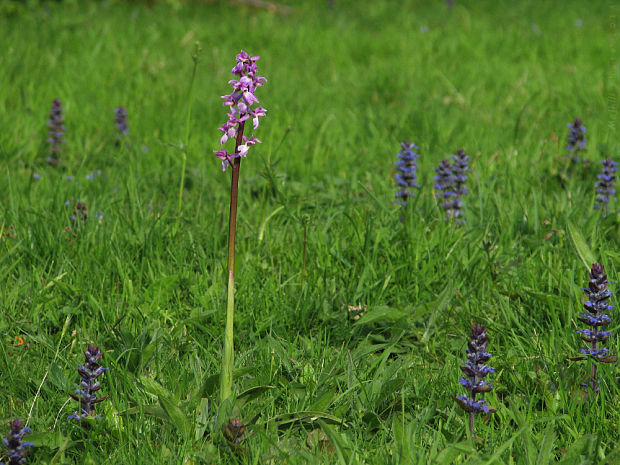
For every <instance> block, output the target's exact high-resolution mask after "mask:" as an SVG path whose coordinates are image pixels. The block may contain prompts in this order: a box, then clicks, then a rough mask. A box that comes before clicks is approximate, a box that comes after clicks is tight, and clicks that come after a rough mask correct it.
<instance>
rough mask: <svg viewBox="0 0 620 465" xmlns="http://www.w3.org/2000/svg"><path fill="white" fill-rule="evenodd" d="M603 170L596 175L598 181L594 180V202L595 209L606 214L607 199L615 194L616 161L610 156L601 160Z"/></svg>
mask: <svg viewBox="0 0 620 465" xmlns="http://www.w3.org/2000/svg"><path fill="white" fill-rule="evenodd" d="M601 165H603V172H602V173H601V174H599V175H597V178H598V181H597V182H596V203H595V204H594V208H595V209H597V210H598V209H599V208H600V209H601V211H602V212H603V216H605V215H606V214H607V206H608V205H609V199H610V198H611V197H612V196H613V195H615V193H616V189H615V187H616V186H615V184H616V171H618V163H617V162H615V161H613V160H612V159H611V158H608V159H607V160H603V161H602V162H601Z"/></svg>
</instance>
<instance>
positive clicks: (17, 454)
mask: <svg viewBox="0 0 620 465" xmlns="http://www.w3.org/2000/svg"><path fill="white" fill-rule="evenodd" d="M9 425H10V428H11V431H10V432H9V434H8V436H7V437H5V438H2V441H3V442H4V445H5V446H6V447H7V448H8V449H9V452H8V457H9V461H8V462H6V465H23V464H25V463H26V454H27V453H28V447H32V446H33V445H34V444H33V443H32V442H28V441H24V436H26V435H27V434H28V433H32V430H31V429H30V428H29V427H27V426H24V422H23V421H21V420H20V419H19V418H16V419H15V420H13V421H12V422H10V423H9ZM0 465H5V464H4V462H0Z"/></svg>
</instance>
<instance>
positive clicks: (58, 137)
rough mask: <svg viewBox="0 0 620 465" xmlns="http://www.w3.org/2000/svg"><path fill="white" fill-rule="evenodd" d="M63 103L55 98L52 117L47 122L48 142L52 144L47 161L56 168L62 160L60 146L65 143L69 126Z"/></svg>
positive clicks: (51, 112)
mask: <svg viewBox="0 0 620 465" xmlns="http://www.w3.org/2000/svg"><path fill="white" fill-rule="evenodd" d="M62 113H63V111H62V104H61V103H60V100H59V99H55V100H54V101H53V102H52V109H51V111H50V119H49V121H48V122H47V127H48V129H49V131H48V133H47V136H48V138H47V142H48V144H49V146H50V152H51V155H50V156H49V157H47V159H46V160H47V162H48V163H49V164H50V165H52V166H53V167H54V168H56V167H57V166H58V163H59V162H60V158H59V154H60V152H61V148H60V146H61V145H62V144H64V143H65V141H64V137H65V131H66V130H67V128H66V127H65V124H64V123H65V122H64V119H63V117H62Z"/></svg>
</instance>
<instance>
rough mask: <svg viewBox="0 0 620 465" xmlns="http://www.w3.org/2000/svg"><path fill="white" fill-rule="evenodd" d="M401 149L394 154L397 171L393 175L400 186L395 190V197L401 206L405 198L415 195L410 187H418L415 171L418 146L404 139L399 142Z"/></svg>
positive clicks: (404, 202) (405, 203)
mask: <svg viewBox="0 0 620 465" xmlns="http://www.w3.org/2000/svg"><path fill="white" fill-rule="evenodd" d="M400 147H401V150H400V152H399V153H398V154H397V155H396V157H397V158H398V161H397V162H396V170H397V171H398V173H396V175H394V179H395V180H396V185H397V186H398V187H399V188H400V190H399V191H398V192H396V194H395V195H396V198H397V199H399V200H398V203H399V204H400V205H402V206H403V207H404V206H405V205H407V199H408V198H409V197H415V195H416V194H415V192H413V191H412V190H411V189H412V188H417V189H419V188H420V185H419V184H418V182H417V177H416V173H417V170H418V158H419V157H420V156H419V155H418V154H417V153H416V152H415V151H416V150H418V146H417V145H415V144H413V143H411V142H409V141H407V140H406V141H404V142H402V143H401V144H400Z"/></svg>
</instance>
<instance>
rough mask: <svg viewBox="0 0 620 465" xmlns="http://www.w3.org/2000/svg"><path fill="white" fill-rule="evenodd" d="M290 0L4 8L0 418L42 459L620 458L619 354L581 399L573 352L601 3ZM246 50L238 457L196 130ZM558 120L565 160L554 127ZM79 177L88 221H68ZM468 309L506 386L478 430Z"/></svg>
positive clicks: (592, 217) (203, 128) (602, 227)
mask: <svg viewBox="0 0 620 465" xmlns="http://www.w3.org/2000/svg"><path fill="white" fill-rule="evenodd" d="M171 5H172V6H171ZM175 5H176V8H174V6H175ZM288 5H289V6H290V7H292V9H291V10H290V11H288V12H287V11H285V10H283V9H282V8H280V9H278V10H276V11H275V12H274V11H270V10H268V9H260V8H259V9H256V8H251V7H247V6H243V5H239V4H237V5H229V4H228V3H227V2H214V3H209V4H184V3H178V4H175V3H173V4H169V3H168V4H167V3H165V2H164V3H160V4H156V5H153V6H151V7H148V6H145V4H144V3H142V2H140V3H131V2H124V3H120V4H117V3H116V2H97V3H94V2H93V3H90V2H84V3H81V2H65V3H56V2H51V3H40V4H35V3H34V2H33V3H31V4H27V3H16V2H13V3H9V2H7V3H4V4H3V5H2V7H0V12H1V14H2V16H0V30H1V31H2V33H1V34H0V50H2V52H1V53H0V127H1V128H2V131H0V157H1V159H2V165H1V167H2V170H1V171H0V192H1V193H2V194H1V195H0V202H1V207H0V232H1V234H2V237H1V239H0V260H1V264H2V266H1V268H0V273H1V277H2V281H1V283H2V285H1V286H0V309H1V311H2V318H1V319H0V333H1V335H2V337H1V338H0V419H2V422H1V424H2V425H4V426H3V427H2V431H5V430H8V420H9V419H10V418H13V417H15V416H19V417H21V418H24V419H25V418H27V417H28V415H29V412H30V410H31V408H32V412H31V416H30V426H32V428H33V430H34V431H35V432H36V434H33V435H32V437H33V440H34V442H35V444H36V447H35V448H33V450H32V451H31V453H30V455H31V458H30V463H40V464H51V463H57V464H69V463H86V464H97V465H99V464H108V463H110V464H112V463H124V464H142V463H175V464H202V463H206V464H210V463H235V462H236V461H241V463H261V464H263V463H273V464H276V463H278V464H284V463H290V464H297V463H300V464H301V463H317V464H318V463H341V464H355V463H371V464H405V463H420V464H424V463H437V464H452V463H462V464H464V463H468V464H478V463H480V464H482V463H484V464H489V465H490V464H503V463H505V464H527V465H533V464H545V463H552V462H555V461H562V462H561V463H563V464H564V465H568V464H586V463H601V464H604V463H607V464H617V463H620V455H619V454H620V452H619V449H618V446H617V444H618V439H620V437H619V436H620V434H619V432H618V430H619V428H618V425H619V423H620V411H619V408H620V407H619V406H620V401H619V400H620V387H619V383H618V381H619V376H620V372H619V369H618V365H617V364H616V365H606V366H603V367H602V368H601V369H600V370H599V371H600V379H601V395H600V397H598V398H587V397H584V395H583V394H582V392H581V390H580V386H579V385H580V383H581V382H582V381H583V379H585V378H586V377H587V372H588V363H585V362H582V363H578V362H570V361H568V360H567V357H568V356H572V355H576V353H577V351H578V348H579V347H581V342H580V341H579V339H578V336H577V335H576V333H575V331H576V329H578V328H579V327H582V325H581V323H579V322H578V321H577V320H576V315H577V314H578V313H580V311H581V299H582V296H583V293H582V292H581V290H580V288H581V287H583V286H584V285H585V284H586V282H587V271H588V268H589V265H591V263H592V262H593V261H601V262H602V263H603V264H604V265H605V267H606V269H607V272H608V276H609V280H610V282H611V285H610V288H611V290H612V291H613V292H614V293H615V295H614V297H613V298H612V303H613V304H614V306H615V307H616V309H617V308H618V306H617V295H618V294H617V293H618V292H620V276H619V270H620V251H619V249H618V238H619V236H620V223H619V216H618V203H612V204H611V206H610V207H611V208H610V211H611V213H610V215H609V216H608V217H607V218H605V219H602V218H601V215H600V212H598V211H594V210H593V208H592V207H593V203H594V183H595V180H596V174H597V173H598V172H599V171H600V164H599V162H600V160H602V159H603V158H605V157H607V156H611V157H613V158H615V159H616V160H618V159H619V158H620V151H619V144H618V134H617V128H618V127H619V124H620V117H619V116H618V111H617V105H618V83H619V82H620V64H619V59H618V57H619V56H620V53H619V52H618V49H619V46H620V40H619V37H620V34H619V27H620V26H619V18H620V9H619V8H618V6H617V4H616V5H615V4H614V2H595V1H594V2H582V1H580V2H577V1H549V2H533V1H532V2H525V1H524V2H507V1H500V2H496V1H466V2H459V1H458V0H457V1H456V5H455V7H454V9H453V10H451V11H449V10H448V9H447V8H446V7H445V4H444V3H443V2H441V1H433V2H427V1H417V2H413V1H401V2H397V1H385V2H373V1H364V2H357V1H355V2H354V1H350V2H349V1H347V2H345V1H339V0H336V2H335V7H334V8H333V9H329V8H327V3H326V2H322V1H316V2H289V3H288ZM196 41H200V43H201V45H202V49H203V51H202V53H201V55H200V62H199V65H198V68H197V74H196V81H195V86H194V93H193V96H190V95H188V90H189V82H190V78H191V73H192V67H193V63H192V60H191V55H192V53H193V48H194V43H195V42H196ZM240 49H245V50H247V51H248V52H249V53H250V54H253V55H254V54H255V55H261V57H262V58H261V60H260V62H259V70H260V72H261V74H263V75H265V76H266V77H267V79H268V80H269V82H268V83H267V85H266V86H265V87H263V88H261V89H260V90H259V92H258V93H257V96H258V98H259V99H260V101H261V104H262V105H263V106H265V107H266V108H267V109H268V115H267V117H266V118H264V119H262V120H261V127H260V128H259V129H258V131H256V135H257V137H259V138H260V139H261V140H262V141H263V143H262V144H260V145H258V146H257V147H255V148H253V149H252V151H251V152H250V155H249V156H248V158H247V159H246V160H244V161H243V163H242V166H241V181H240V204H239V214H240V216H239V220H238V232H237V241H238V242H237V270H236V272H237V294H236V302H237V307H236V310H237V311H236V317H237V320H236V334H235V336H236V351H237V352H236V371H235V389H236V392H237V394H238V399H237V403H236V406H235V414H236V415H237V416H238V417H240V418H242V419H243V420H244V422H245V423H246V424H247V425H248V429H247V432H246V439H245V440H244V442H243V443H242V444H241V448H242V449H243V450H236V451H231V450H230V448H229V447H228V446H227V444H226V441H225V440H224V438H223V437H222V435H221V433H218V432H216V428H215V427H214V424H215V423H216V419H215V415H216V413H217V405H216V403H215V399H216V398H217V386H218V382H217V376H218V372H219V364H220V351H221V345H222V334H223V321H224V314H225V296H226V289H225V285H226V271H225V268H226V243H227V242H226V241H227V239H226V233H227V217H228V196H229V183H230V180H229V173H226V174H224V173H222V171H221V169H220V164H219V161H218V160H217V159H216V158H215V157H214V156H213V154H212V151H213V150H215V149H217V148H218V141H219V137H220V135H219V132H218V130H217V126H219V125H220V124H222V123H223V122H224V121H225V118H226V116H225V109H224V107H222V106H221V99H220V96H221V95H224V94H226V93H228V92H229V87H228V86H227V84H226V83H227V81H228V79H230V74H229V73H230V69H231V68H232V66H233V65H234V57H235V55H236V54H237V53H238V52H239V50H240ZM54 98H60V99H61V101H62V103H63V106H64V109H65V121H66V126H67V131H66V146H65V148H64V152H63V154H62V162H63V163H62V166H61V169H59V170H58V171H55V170H53V169H51V168H50V167H48V166H47V164H46V163H45V157H46V156H47V146H46V143H45V140H46V138H47V128H46V122H47V117H48V114H49V109H50V104H51V102H52V100H53V99H54ZM190 102H193V113H192V118H191V122H190V137H189V140H183V139H184V138H185V133H186V131H185V128H186V114H187V107H188V104H189V103H190ZM119 105H123V106H125V107H126V108H127V109H128V114H129V124H130V131H131V134H130V138H129V144H128V145H124V144H117V143H116V139H115V131H116V128H115V126H114V113H113V109H114V108H115V107H117V106H119ZM577 116H579V117H581V118H582V119H583V120H584V123H585V125H586V127H587V129H588V132H587V137H588V139H589V151H588V153H587V155H586V156H587V158H588V159H589V160H590V163H589V164H585V165H579V166H575V165H571V164H570V163H569V161H568V160H567V159H566V154H565V150H564V146H565V138H566V133H567V127H566V125H567V123H569V122H571V121H572V120H573V119H574V118H575V117H577ZM403 139H410V140H412V141H414V142H415V143H417V144H418V145H419V146H420V151H419V152H420V154H421V158H420V168H419V175H420V181H421V184H422V189H421V191H420V194H419V196H418V197H417V198H416V199H415V200H414V201H413V202H410V204H409V205H408V206H407V209H406V212H405V221H404V222H401V221H400V220H399V217H400V211H399V210H400V209H399V208H398V206H397V205H395V204H394V203H393V200H394V186H393V179H392V175H393V171H394V162H395V159H396V158H395V156H396V153H397V152H398V150H399V143H400V142H401V141H402V140H403ZM460 147H462V148H464V149H465V150H466V151H467V152H468V154H469V155H470V156H471V158H472V162H471V166H472V172H471V175H470V179H469V181H468V184H469V189H470V194H469V196H468V197H467V199H466V208H467V220H468V222H467V225H466V226H465V227H463V228H455V227H454V225H453V224H449V223H446V222H444V220H443V213H442V212H441V211H440V209H439V207H438V205H437V202H436V201H435V199H434V197H433V192H432V184H433V181H432V176H433V174H434V172H433V171H432V169H433V168H434V167H435V166H437V164H438V163H439V161H440V160H441V159H443V158H445V157H447V156H449V155H450V154H452V153H455V151H456V149H457V148H460ZM184 150H185V151H186V152H187V157H188V158H187V172H186V182H185V185H184V190H183V199H182V211H181V212H180V213H179V211H178V209H177V203H178V200H179V199H178V192H179V182H180V179H181V169H182V157H181V154H182V153H183V151H184ZM97 170H101V174H100V175H97V176H96V177H95V179H93V180H87V179H86V176H87V175H88V174H90V173H96V172H97ZM35 173H38V174H39V175H40V176H41V178H40V179H39V180H35V179H34V174H35ZM66 176H72V177H73V180H71V181H69V180H67V179H66ZM78 199H79V200H80V201H83V202H86V204H87V205H88V209H89V218H88V220H87V221H86V222H72V221H71V220H70V216H71V214H72V207H71V206H66V205H65V202H66V201H67V200H69V202H70V203H71V204H75V202H77V200H78ZM96 212H102V214H103V219H102V220H101V221H99V220H98V219H97V218H96V215H95V214H96ZM304 237H306V238H307V239H306V241H304ZM304 251H305V254H306V256H307V258H306V266H305V269H304V266H303V264H304ZM350 306H351V307H352V306H362V307H365V308H366V312H365V314H364V315H363V316H362V317H361V318H360V319H359V320H355V319H354V318H352V317H351V313H352V312H349V311H348V308H349V307H350ZM613 319H614V322H613V324H612V325H611V327H610V329H611V330H612V331H614V332H615V333H616V334H618V329H619V326H620V324H619V320H618V317H617V313H616V314H615V315H614V317H613ZM472 323H482V324H484V325H485V326H486V327H487V328H488V329H489V337H490V341H491V342H490V347H489V350H490V352H492V353H493V354H494V357H493V359H492V360H491V364H492V365H493V366H494V367H495V368H496V373H495V374H493V375H491V376H490V377H489V380H490V381H491V382H492V383H493V384H494V385H495V386H496V388H495V389H494V390H493V392H492V393H491V394H488V395H486V398H487V400H488V402H489V404H491V405H494V406H496V407H497V408H498V413H497V414H496V415H495V416H493V417H491V418H484V419H480V418H479V419H478V420H477V425H476V431H477V434H478V435H479V436H480V438H481V439H479V440H477V441H475V443H470V442H469V441H468V440H467V437H466V422H467V419H466V415H465V414H464V413H463V412H462V411H461V410H460V409H459V408H458V407H457V406H456V404H455V403H454V401H453V400H452V398H451V395H458V394H461V393H462V392H463V390H462V388H461V386H460V385H459V384H458V378H459V376H460V370H459V365H460V363H461V361H462V360H463V359H464V355H465V348H466V340H467V334H468V333H469V331H470V328H471V324H472ZM17 337H21V338H23V340H24V341H25V343H24V344H23V345H16V344H17V341H18V339H17ZM89 343H93V344H97V345H99V346H101V348H102V349H103V350H104V351H105V355H104V358H103V364H104V366H108V367H110V371H109V372H106V374H105V375H104V376H103V377H102V383H103V390H102V392H103V393H104V394H109V395H110V396H111V399H110V400H109V401H107V402H105V403H103V404H99V405H100V407H99V413H101V414H103V415H104V419H102V420H100V421H98V422H96V424H94V426H93V428H92V429H91V430H90V431H88V432H85V431H84V430H83V429H82V428H80V427H79V426H78V425H76V424H75V423H72V422H70V421H68V420H66V417H67V415H69V414H70V413H71V412H73V411H74V409H75V408H76V405H75V402H73V401H71V402H70V403H68V404H65V402H66V401H67V400H68V399H69V397H68V393H69V392H71V391H73V390H74V389H75V388H76V386H77V383H78V381H79V377H78V375H77V373H76V371H75V368H76V365H77V364H78V363H81V362H82V361H83V356H82V352H83V351H84V350H85V348H86V345H87V344H89ZM608 346H609V347H610V348H611V350H612V352H613V353H615V354H618V353H619V350H618V342H617V338H614V339H613V340H611V341H610V342H609V343H608ZM221 420H222V419H221V418H220V421H221Z"/></svg>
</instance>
